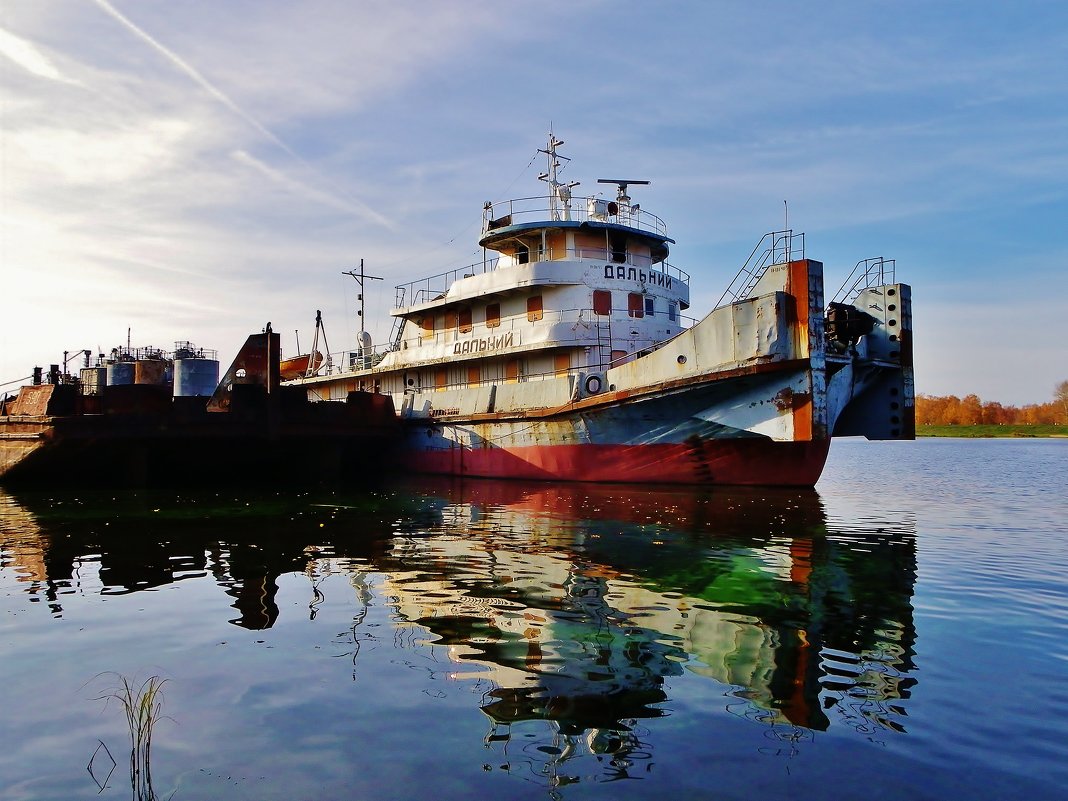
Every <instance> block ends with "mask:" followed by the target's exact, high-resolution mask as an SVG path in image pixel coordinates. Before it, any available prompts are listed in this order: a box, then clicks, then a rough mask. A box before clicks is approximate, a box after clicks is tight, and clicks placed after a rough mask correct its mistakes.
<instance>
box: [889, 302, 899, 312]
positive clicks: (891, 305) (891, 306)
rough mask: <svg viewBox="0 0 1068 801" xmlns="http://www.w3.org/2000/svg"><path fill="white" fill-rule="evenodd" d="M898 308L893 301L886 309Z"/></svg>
mask: <svg viewBox="0 0 1068 801" xmlns="http://www.w3.org/2000/svg"><path fill="white" fill-rule="evenodd" d="M896 308H897V306H895V305H894V304H893V303H891V304H890V305H889V306H887V307H886V310H887V311H894V310H895V309H896Z"/></svg>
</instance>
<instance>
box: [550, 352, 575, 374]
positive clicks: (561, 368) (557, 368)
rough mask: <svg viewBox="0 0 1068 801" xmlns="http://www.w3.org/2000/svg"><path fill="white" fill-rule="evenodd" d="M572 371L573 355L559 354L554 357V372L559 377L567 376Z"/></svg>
mask: <svg viewBox="0 0 1068 801" xmlns="http://www.w3.org/2000/svg"><path fill="white" fill-rule="evenodd" d="M570 369H571V354H570V353H557V354H556V355H555V356H553V370H554V372H555V373H556V374H557V375H558V376H559V375H567V373H568V371H569V370H570Z"/></svg>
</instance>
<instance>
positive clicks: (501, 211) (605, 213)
mask: <svg viewBox="0 0 1068 801" xmlns="http://www.w3.org/2000/svg"><path fill="white" fill-rule="evenodd" d="M572 203H574V204H575V205H574V206H572V205H571V204H572ZM545 221H548V222H565V221H572V222H607V223H616V224H618V225H625V226H626V227H628V228H635V229H637V230H639V231H648V232H650V233H653V234H656V235H658V236H663V237H666V236H667V225H666V224H665V223H664V221H663V220H662V219H660V218H659V217H657V216H656V215H655V214H650V213H649V212H647V211H645V210H644V209H642V208H641V207H640V206H639V205H637V204H628V203H619V202H618V201H614V200H605V199H604V198H599V197H579V198H574V199H573V200H572V201H569V202H567V203H565V202H564V201H560V200H556V199H554V198H552V197H550V196H548V195H541V196H537V197H521V198H515V199H514V200H502V201H499V202H497V203H489V204H487V205H486V206H485V208H484V210H483V214H482V233H483V235H485V234H488V233H489V232H491V231H494V230H496V229H498V228H505V227H507V226H509V225H517V224H521V223H526V222H545Z"/></svg>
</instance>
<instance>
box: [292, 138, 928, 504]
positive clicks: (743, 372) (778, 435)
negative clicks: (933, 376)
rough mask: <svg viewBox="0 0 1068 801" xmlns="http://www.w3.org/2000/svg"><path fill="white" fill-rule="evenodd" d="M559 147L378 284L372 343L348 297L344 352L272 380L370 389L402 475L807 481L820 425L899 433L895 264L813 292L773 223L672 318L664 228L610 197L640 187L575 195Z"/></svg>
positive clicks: (908, 370)
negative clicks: (717, 283) (386, 413)
mask: <svg viewBox="0 0 1068 801" xmlns="http://www.w3.org/2000/svg"><path fill="white" fill-rule="evenodd" d="M561 145H563V142H562V141H561V140H560V139H558V138H557V137H556V136H555V135H552V134H550V136H549V139H548V142H547V145H546V146H545V147H544V148H539V149H538V150H539V153H541V154H543V155H544V157H545V159H546V169H545V170H544V171H543V172H542V173H541V174H540V175H539V176H538V178H539V180H541V181H542V182H544V184H545V190H547V191H545V190H543V191H542V193H541V194H539V195H536V196H532V197H525V198H518V199H511V200H505V201H500V202H491V201H487V202H486V203H485V205H484V207H483V210H482V229H481V236H480V239H479V245H480V246H481V248H482V252H483V259H482V261H481V262H480V263H477V264H474V265H471V266H468V267H465V268H461V269H454V270H450V271H447V272H443V273H440V274H437V275H433V276H431V277H428V278H423V279H420V280H416V281H412V282H409V283H406V284H402V285H400V286H398V287H397V288H396V298H395V306H394V308H393V309H392V310H391V312H390V314H391V316H392V318H393V330H392V334H391V336H390V340H389V341H388V342H387V343H385V344H384V346H382V347H374V346H373V345H372V344H371V342H370V337H369V336H368V334H367V332H366V331H365V330H364V329H363V320H364V318H363V316H362V309H361V316H360V325H361V328H360V333H359V340H358V345H357V348H356V349H355V350H353V351H350V352H348V353H347V354H342V357H340V358H337V359H331V361H332V367H331V369H330V370H327V371H325V372H321V373H319V374H317V375H312V376H307V377H304V378H300V379H297V380H295V381H291V382H287V384H289V385H298V386H302V387H304V388H305V389H306V391H307V392H308V394H309V398H310V399H312V400H330V399H338V398H344V397H346V396H347V395H348V393H350V392H353V391H367V392H372V393H382V394H387V395H389V396H391V397H392V399H393V402H394V407H395V408H396V410H397V413H398V415H399V417H400V420H401V424H402V431H403V443H402V446H401V448H400V453H401V459H402V464H401V465H400V467H401V469H402V470H406V471H411V472H418V473H430V474H447V475H458V476H477V477H496V478H511V479H524V480H563V481H592V482H628V483H640V484H682V485H716V484H725V485H772V486H809V487H810V486H813V485H814V484H815V483H816V482H817V480H818V479H819V477H820V474H821V472H822V470H823V467H824V465H825V462H826V459H827V455H828V451H829V447H830V443H831V439H832V437H835V436H840V437H845V436H860V437H866V438H868V439H870V440H908V439H914V438H915V411H914V410H915V389H914V377H913V362H912V291H911V287H910V286H909V285H908V284H904V283H899V282H897V280H896V275H895V274H896V264H895V261H894V260H892V259H885V258H883V257H877V258H867V259H863V260H861V261H859V262H857V263H856V266H855V267H854V269H853V271H852V273H851V274H850V275H849V277H848V278H847V279H846V280H845V282H844V283H843V284H842V287H841V289H840V290H839V291H838V293H837V294H836V295H835V296H834V297H833V298H832V299H831V300H830V301H829V302H828V301H827V299H826V297H825V288H824V272H823V264H822V263H821V262H819V261H816V260H814V259H810V258H807V256H806V255H805V235H804V233H795V232H794V231H793V230H792V229H789V228H786V229H785V230H782V231H773V232H770V233H768V234H765V235H764V236H763V237H762V238H761V239H760V241H759V242H758V244H757V246H756V247H755V248H754V249H753V251H752V252H751V254H750V256H749V258H748V259H747V260H746V261H745V263H744V264H743V266H742V267H741V269H740V270H738V272H737V274H736V275H735V277H734V279H733V280H732V281H731V282H730V284H729V285H728V287H727V289H726V290H725V291H724V293H723V295H722V297H721V298H720V301H719V302H718V303H717V304H716V306H715V307H714V308H712V309H711V310H710V311H709V312H708V313H707V314H705V315H704V316H703V317H702V318H700V319H693V318H690V317H688V316H687V315H686V312H687V311H688V310H689V308H690V293H691V286H690V283H691V281H690V275H689V273H687V272H686V271H685V270H683V269H681V268H679V267H676V266H674V265H672V264H671V263H670V262H669V261H668V256H669V252H670V247H671V246H672V245H674V244H675V241H674V240H673V239H671V238H670V237H669V236H668V231H667V226H666V224H665V222H664V221H663V220H662V219H661V218H660V217H658V216H656V215H655V214H653V213H651V212H650V211H649V210H647V209H646V208H644V207H642V206H641V205H640V204H639V203H637V202H635V201H634V199H633V198H632V197H631V195H630V192H631V191H634V190H632V187H637V186H645V185H647V184H649V181H647V180H625V179H615V178H610V179H598V181H597V183H598V184H600V185H607V187H614V188H615V192H614V197H611V194H612V190H611V189H610V188H606V187H602V190H603V191H602V192H600V193H596V194H591V195H589V196H581V195H580V194H579V193H578V192H577V191H576V189H575V188H576V187H577V186H579V182H577V181H567V180H564V177H563V175H562V173H563V172H564V170H565V168H567V167H569V166H570V159H569V158H568V157H567V156H564V155H563V153H562V151H561ZM604 192H608V193H609V195H610V197H608V198H606V197H604V196H603V194H604ZM362 270H363V267H362V262H361V273H360V285H361V289H362V286H363V277H362V276H363V273H362ZM360 298H361V303H362V298H363V295H362V293H361V295H360Z"/></svg>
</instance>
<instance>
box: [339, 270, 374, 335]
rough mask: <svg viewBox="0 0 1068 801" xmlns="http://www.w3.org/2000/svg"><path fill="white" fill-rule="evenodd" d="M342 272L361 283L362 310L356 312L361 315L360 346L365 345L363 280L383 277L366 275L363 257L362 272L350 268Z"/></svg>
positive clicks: (360, 299)
mask: <svg viewBox="0 0 1068 801" xmlns="http://www.w3.org/2000/svg"><path fill="white" fill-rule="evenodd" d="M341 274H342V275H351V276H352V277H353V278H354V279H355V280H356V283H358V284H359V285H360V294H359V301H360V310H359V311H358V312H356V313H357V314H358V315H359V316H360V347H363V333H364V331H363V282H364V280H365V279H366V280H371V281H381V280H382V279H381V278H379V277H378V276H377V275H365V274H364V272H363V259H360V272H359V273H357V272H356V271H355V270H348V271H343V272H342V273H341Z"/></svg>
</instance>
